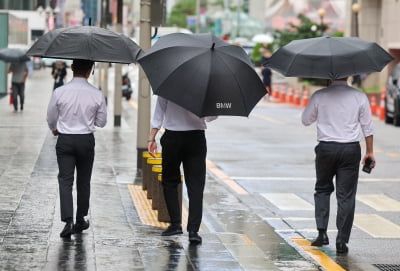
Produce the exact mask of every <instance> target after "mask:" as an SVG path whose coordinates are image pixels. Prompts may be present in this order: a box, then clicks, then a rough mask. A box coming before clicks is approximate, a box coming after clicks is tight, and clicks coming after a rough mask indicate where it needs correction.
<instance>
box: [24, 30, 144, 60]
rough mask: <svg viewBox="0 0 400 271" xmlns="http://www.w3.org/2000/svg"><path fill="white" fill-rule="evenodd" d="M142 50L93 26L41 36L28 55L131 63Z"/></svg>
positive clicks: (111, 32) (123, 38) (128, 41)
mask: <svg viewBox="0 0 400 271" xmlns="http://www.w3.org/2000/svg"><path fill="white" fill-rule="evenodd" d="M140 52H141V48H140V47H139V46H138V45H137V44H136V43H135V42H134V41H132V40H131V39H130V38H128V37H127V36H125V35H122V34H119V33H115V32H113V31H111V30H108V29H105V28H100V27H96V26H73V27H66V28H59V29H55V30H53V31H51V32H48V33H46V34H45V35H43V36H42V37H40V38H39V39H38V40H37V41H36V42H35V43H34V44H33V45H32V47H31V48H30V49H29V50H28V52H27V54H28V55H29V56H40V57H48V58H62V59H88V60H93V61H98V62H114V63H126V64H129V63H134V62H136V58H137V56H138V55H139V53H140Z"/></svg>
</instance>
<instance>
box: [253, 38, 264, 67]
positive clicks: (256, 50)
mask: <svg viewBox="0 0 400 271" xmlns="http://www.w3.org/2000/svg"><path fill="white" fill-rule="evenodd" d="M262 47H263V44H262V43H256V45H254V47H253V51H252V52H251V56H250V59H251V61H253V63H257V62H260V61H261V57H262V53H261V48H262Z"/></svg>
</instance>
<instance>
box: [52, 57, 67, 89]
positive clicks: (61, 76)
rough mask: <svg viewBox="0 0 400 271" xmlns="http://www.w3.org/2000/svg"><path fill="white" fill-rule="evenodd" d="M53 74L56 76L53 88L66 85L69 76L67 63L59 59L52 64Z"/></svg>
mask: <svg viewBox="0 0 400 271" xmlns="http://www.w3.org/2000/svg"><path fill="white" fill-rule="evenodd" d="M51 75H52V76H53V78H54V85H53V90H54V89H56V88H58V87H60V86H62V85H64V80H65V77H66V76H67V64H66V63H65V62H64V61H60V60H57V61H56V62H54V63H53V65H52V70H51Z"/></svg>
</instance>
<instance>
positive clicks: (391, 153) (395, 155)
mask: <svg viewBox="0 0 400 271" xmlns="http://www.w3.org/2000/svg"><path fill="white" fill-rule="evenodd" d="M386 155H387V156H389V157H399V156H400V154H398V153H393V152H388V153H387V154H386Z"/></svg>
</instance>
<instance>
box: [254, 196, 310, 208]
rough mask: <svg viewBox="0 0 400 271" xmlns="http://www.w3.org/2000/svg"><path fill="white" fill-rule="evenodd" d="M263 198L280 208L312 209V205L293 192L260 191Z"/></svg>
mask: <svg viewBox="0 0 400 271" xmlns="http://www.w3.org/2000/svg"><path fill="white" fill-rule="evenodd" d="M261 196H263V197H264V198H265V199H267V200H268V201H270V202H271V203H272V204H274V205H275V206H277V207H278V208H279V209H281V210H287V211H289V210H305V211H311V210H314V206H313V205H312V204H310V203H308V202H307V201H305V200H304V199H302V198H300V197H299V196H297V195H296V194H293V193H261Z"/></svg>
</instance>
